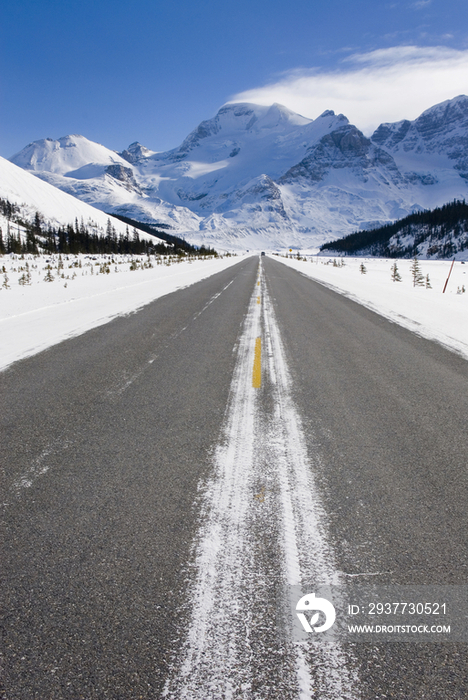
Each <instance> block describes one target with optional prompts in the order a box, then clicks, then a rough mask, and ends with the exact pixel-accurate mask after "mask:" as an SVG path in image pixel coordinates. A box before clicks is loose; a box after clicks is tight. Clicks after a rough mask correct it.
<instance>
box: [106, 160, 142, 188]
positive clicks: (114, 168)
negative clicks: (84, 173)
mask: <svg viewBox="0 0 468 700" xmlns="http://www.w3.org/2000/svg"><path fill="white" fill-rule="evenodd" d="M105 172H106V174H107V175H110V176H111V177H113V178H114V180H119V182H122V183H123V184H124V185H125V187H126V188H127V189H128V190H135V191H137V192H139V191H140V188H139V186H138V184H137V182H136V180H135V178H134V176H133V170H132V169H131V168H125V167H124V166H123V165H121V164H120V163H112V165H108V166H107V168H106V171H105Z"/></svg>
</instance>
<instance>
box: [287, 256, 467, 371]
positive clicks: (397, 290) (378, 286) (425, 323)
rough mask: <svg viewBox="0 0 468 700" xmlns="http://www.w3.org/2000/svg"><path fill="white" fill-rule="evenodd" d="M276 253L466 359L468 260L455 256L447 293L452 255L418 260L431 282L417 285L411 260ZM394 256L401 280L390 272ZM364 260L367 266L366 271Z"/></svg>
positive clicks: (307, 272) (317, 278)
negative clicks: (437, 258) (443, 291)
mask: <svg viewBox="0 0 468 700" xmlns="http://www.w3.org/2000/svg"><path fill="white" fill-rule="evenodd" d="M274 259H275V260H278V261H280V262H282V263H284V264H285V265H289V266H290V267H293V268H294V269H295V270H298V271H299V272H302V273H303V274H304V275H307V276H308V277H311V278H313V279H314V280H316V281H317V282H320V283H321V284H324V285H325V286H327V287H330V288H331V289H333V290H335V291H337V292H339V293H340V294H344V295H345V296H347V297H349V298H350V299H353V300H354V301H357V302H358V303H359V304H363V306H366V307H367V308H369V309H371V310H372V311H375V312H376V313H378V314H381V315H382V316H385V317H386V318H388V319H389V320H390V321H393V322H394V323H398V324H400V325H401V326H404V327H405V328H408V329H409V330H411V331H413V332H415V333H417V334H418V335H421V336H423V337H424V338H428V339H430V340H435V341H437V342H439V343H441V344H442V345H444V346H446V347H447V348H449V349H450V350H453V351H455V352H457V353H459V354H460V355H462V356H463V357H465V358H466V359H468V264H463V263H462V262H461V261H456V262H455V264H454V266H453V270H452V274H451V276H450V280H449V283H448V285H447V289H446V291H445V293H444V294H443V293H442V290H443V288H444V285H445V282H446V280H447V276H448V274H449V271H450V266H451V264H452V262H451V261H446V260H419V261H418V262H419V267H420V269H421V273H422V275H423V277H424V283H425V279H426V275H429V280H430V285H431V288H426V286H425V284H424V286H416V287H413V279H412V274H411V271H410V268H411V265H412V260H393V259H392V260H388V259H387V260H386V259H383V258H351V257H345V258H333V257H332V258H324V257H319V256H310V257H307V262H304V260H302V259H301V260H298V259H297V257H296V258H285V257H278V256H274ZM334 261H335V264H334ZM395 262H396V264H397V267H398V272H399V274H400V276H401V282H393V281H392V278H391V267H392V265H393V264H394V263H395ZM341 263H344V266H343V267H342V266H341ZM361 264H363V265H364V267H365V269H366V272H365V273H364V274H363V273H361V270H360V266H361ZM463 289H465V290H466V291H465V292H463V291H462V290H463Z"/></svg>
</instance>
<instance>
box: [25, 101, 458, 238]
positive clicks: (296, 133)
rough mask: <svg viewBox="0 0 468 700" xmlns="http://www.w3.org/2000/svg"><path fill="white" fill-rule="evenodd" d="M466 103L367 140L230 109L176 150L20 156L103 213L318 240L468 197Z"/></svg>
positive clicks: (201, 230) (284, 114)
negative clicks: (467, 193)
mask: <svg viewBox="0 0 468 700" xmlns="http://www.w3.org/2000/svg"><path fill="white" fill-rule="evenodd" d="M467 146H468V98H467V97H464V96H460V97H457V98H455V99H454V100H450V101H448V102H445V103H442V104H440V105H436V106H435V107H432V108H431V109H429V110H427V111H426V112H424V113H423V114H422V115H421V116H420V117H419V118H418V119H416V120H415V121H414V122H409V121H404V122H399V123H397V124H382V125H381V126H380V127H379V128H378V129H377V130H376V132H375V133H374V134H373V136H372V137H371V138H370V139H368V138H366V137H365V136H364V135H363V134H362V133H361V132H360V131H359V129H358V128H357V127H356V126H353V125H352V124H350V123H349V122H348V120H347V119H346V117H345V116H343V115H336V114H335V113H334V112H332V111H327V112H324V113H323V114H322V115H321V116H320V117H318V118H317V119H315V120H311V119H307V118H305V117H302V116H300V115H298V114H295V113H294V112H291V111H290V110H288V109H287V108H286V107H283V106H281V105H277V104H274V105H272V106H270V107H264V106H259V105H253V104H246V103H236V104H227V105H225V106H224V107H222V108H221V109H220V110H219V112H218V114H217V115H216V116H215V117H214V118H213V119H209V120H207V121H204V122H202V123H201V124H200V125H199V126H198V127H197V128H196V129H195V130H194V131H192V132H191V133H190V134H189V135H188V136H187V138H186V139H185V140H184V141H183V143H182V144H181V145H180V146H179V147H178V148H175V149H173V150H171V151H168V152H165V153H155V152H153V151H150V150H149V149H147V148H145V147H144V146H142V145H141V144H139V143H138V142H135V143H132V144H131V145H130V146H129V147H128V148H127V149H126V150H125V151H123V152H122V153H116V152H114V151H111V150H109V149H107V148H105V147H104V146H101V145H99V144H95V143H92V142H90V141H88V140H87V139H86V138H84V137H83V136H67V137H64V138H61V139H59V140H58V141H52V140H50V139H46V140H43V141H36V142H34V143H32V144H30V145H29V146H27V147H26V148H25V149H23V151H21V152H20V153H18V154H16V155H15V156H13V158H12V159H11V160H12V162H14V163H15V164H16V165H19V166H20V167H22V168H25V169H27V170H30V171H32V172H34V174H35V175H37V176H39V177H40V178H42V179H44V180H46V181H47V182H49V183H50V184H52V185H54V186H56V187H59V188H60V189H62V190H64V191H66V192H68V193H70V194H73V195H74V196H75V197H78V198H79V199H82V200H83V201H85V202H88V203H89V204H92V205H94V206H96V207H98V208H100V209H102V210H105V211H111V212H114V213H118V214H124V215H127V216H129V217H131V218H134V219H138V220H140V221H145V222H152V223H155V222H156V223H162V224H165V225H166V226H170V227H171V228H172V229H173V230H174V232H177V233H179V234H183V235H185V236H186V237H187V239H188V240H189V241H191V242H195V243H205V244H208V245H214V246H218V247H232V248H235V247H237V248H259V247H267V248H271V247H277V246H285V245H287V246H290V245H293V246H298V247H310V246H316V245H319V244H321V243H323V242H325V241H326V240H330V239H332V238H339V237H341V236H343V235H345V234H346V233H350V232H352V231H354V230H357V229H363V228H369V227H375V226H376V225H379V224H382V223H387V222H389V221H393V220H395V219H396V218H400V217H403V216H405V215H407V214H409V213H411V212H413V211H418V210H421V209H423V208H433V207H435V206H438V205H441V204H443V203H444V202H446V201H449V200H451V199H454V198H458V199H463V198H464V197H465V195H466V192H467V184H468V182H467V181H468V155H467V153H468V151H467Z"/></svg>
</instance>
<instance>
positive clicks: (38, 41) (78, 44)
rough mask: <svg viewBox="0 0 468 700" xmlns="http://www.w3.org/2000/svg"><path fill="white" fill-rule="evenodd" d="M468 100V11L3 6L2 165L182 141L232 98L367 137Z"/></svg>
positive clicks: (242, 0)
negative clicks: (60, 146)
mask: <svg viewBox="0 0 468 700" xmlns="http://www.w3.org/2000/svg"><path fill="white" fill-rule="evenodd" d="M459 94H468V0H415V1H413V0H401V1H392V0H390V1H389V2H386V1H385V0H383V1H382V0H326V2H325V1H324V0H320V1H317V0H235V2H227V1H225V0H192V1H190V2H188V1H187V0H151V1H149V0H133V1H132V2H129V1H128V0H127V1H125V2H121V0H113V1H112V2H111V1H110V0H79V1H77V0H41V1H40V2H39V1H38V0H15V1H12V0H4V1H3V3H2V22H1V27H0V100H1V110H0V155H2V156H4V157H9V156H11V155H13V154H14V153H16V152H17V151H19V150H20V149H21V148H23V147H24V146H25V145H27V144H28V143H29V142H31V141H33V140H36V139H40V138H45V137H51V138H59V137H60V136H64V135H66V134H69V133H80V134H83V135H85V136H87V137H88V138H89V139H91V140H93V141H97V142H99V143H102V144H104V145H105V146H108V147H109V148H112V149H115V150H122V149H123V148H125V147H126V146H128V145H129V143H131V142H132V141H135V140H138V141H140V142H141V143H143V144H144V145H146V146H148V147H149V148H151V149H153V150H166V149H169V148H173V147H175V146H177V145H179V144H180V142H181V141H182V140H183V139H184V138H185V136H186V135H187V134H188V133H189V132H190V131H191V130H192V129H193V128H194V127H196V126H197V124H198V123H199V122H200V121H202V120H203V119H209V118H210V117H212V116H214V114H216V112H217V110H218V109H219V107H220V106H221V105H222V104H224V103H225V102H227V101H230V100H239V99H242V100H249V101H256V102H261V103H263V104H271V103H272V102H282V103H283V104H286V106H288V107H290V108H291V109H293V110H295V111H299V112H301V113H302V114H304V115H305V116H307V117H311V118H315V117H317V116H318V115H319V114H321V112H322V111H324V109H334V110H335V111H336V112H343V113H344V114H346V116H348V117H349V118H350V120H351V121H352V122H353V123H355V124H356V125H357V126H358V127H359V128H361V129H363V130H364V131H365V132H367V133H370V132H371V131H372V129H373V128H374V127H375V126H377V125H378V124H379V123H380V122H381V121H396V120H397V119H402V118H415V117H416V116H417V115H418V114H420V113H421V112H422V111H423V110H424V109H426V108H427V107H429V106H431V105H432V104H435V103H436V102H440V101H442V100H444V99H449V98H451V97H455V96H456V95H459Z"/></svg>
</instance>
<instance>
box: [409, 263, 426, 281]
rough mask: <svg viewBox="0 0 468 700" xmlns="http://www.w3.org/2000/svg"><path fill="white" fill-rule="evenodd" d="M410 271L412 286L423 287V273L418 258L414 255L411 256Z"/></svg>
mask: <svg viewBox="0 0 468 700" xmlns="http://www.w3.org/2000/svg"><path fill="white" fill-rule="evenodd" d="M410 272H411V275H412V277H413V287H423V286H424V275H423V274H422V272H421V268H420V267H419V260H418V258H417V257H416V256H414V258H413V262H412V263H411V267H410Z"/></svg>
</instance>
